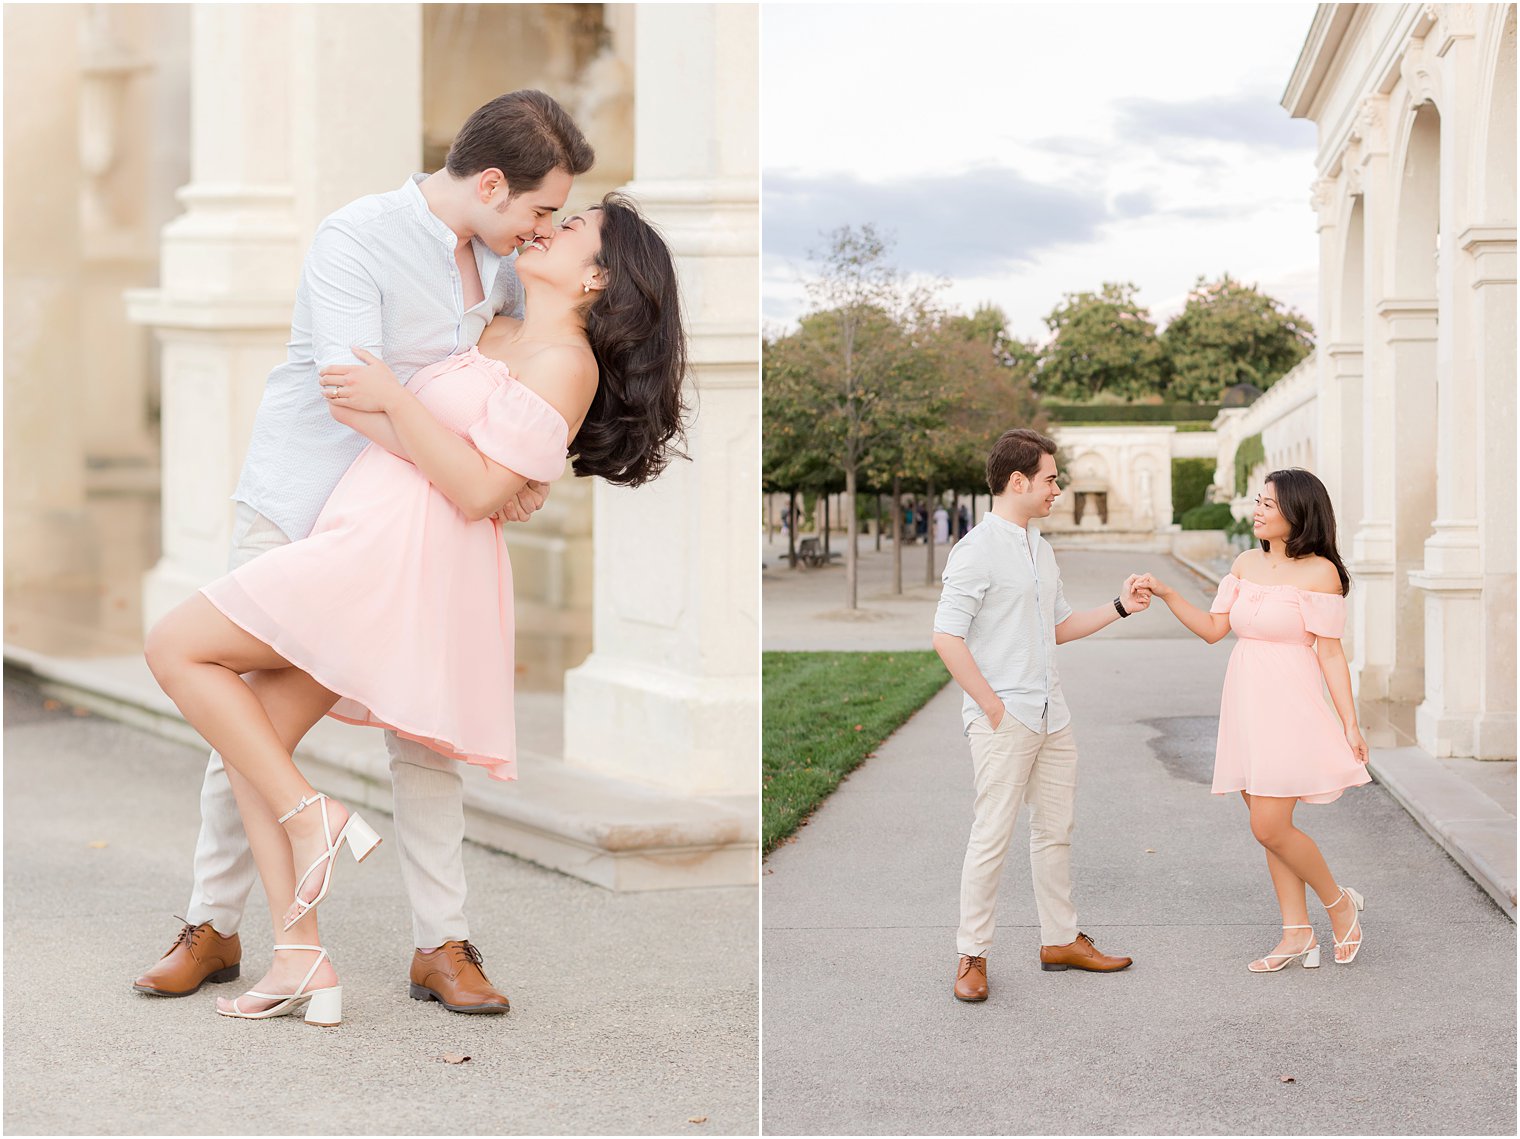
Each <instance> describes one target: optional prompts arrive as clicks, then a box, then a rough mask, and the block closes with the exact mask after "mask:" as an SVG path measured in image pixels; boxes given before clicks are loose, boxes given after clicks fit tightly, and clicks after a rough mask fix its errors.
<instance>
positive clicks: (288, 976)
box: [217, 668, 338, 1012]
mask: <svg viewBox="0 0 1520 1139" xmlns="http://www.w3.org/2000/svg"><path fill="white" fill-rule="evenodd" d="M244 680H245V681H246V682H247V684H248V686H249V688H251V689H252V690H253V692H254V695H256V696H257V697H258V699H259V703H260V704H262V705H263V707H264V711H265V714H266V715H268V717H269V720H270V723H271V724H273V725H274V728H275V731H276V733H277V734H278V735H279V738H280V742H281V744H282V745H284V746H285V747H287V748H288V749H289V750H290V751H294V750H295V748H296V745H297V744H299V743H300V742H301V739H302V738H303V737H304V736H305V735H306V733H307V732H308V731H310V730H311V728H312V726H313V725H314V724H316V723H317V721H318V720H320V719H321V718H322V717H323V716H324V715H326V713H327V710H328V709H329V708H331V707H332V705H333V701H334V699H335V697H334V695H333V693H331V692H329V691H328V690H327V689H326V688H323V687H322V686H321V685H320V684H318V683H317V682H316V681H315V680H313V679H312V678H311V677H310V676H309V675H308V674H307V673H304V672H302V671H301V670H300V669H298V668H282V669H277V670H267V671H262V672H255V673H251V674H250V675H248V676H247V677H245V678H244ZM227 778H228V780H230V781H231V783H232V791H233V794H234V795H236V796H237V801H238V810H239V812H240V813H241V814H242V816H243V828H244V829H245V830H246V831H247V833H248V845H249V848H250V849H251V850H252V851H253V860H254V863H255V864H256V865H257V866H258V868H259V880H260V881H261V882H262V883H263V885H264V896H265V898H266V899H267V900H268V903H269V920H270V924H271V926H272V927H273V929H274V944H276V945H280V944H285V945H289V944H301V945H321V944H322V939H321V936H320V935H319V934H318V932H317V915H316V912H315V911H313V912H311V913H308V914H307V915H306V916H305V917H304V918H302V919H301V920H300V921H298V922H297V923H296V924H295V925H293V926H291V927H290V929H289V930H285V929H284V928H283V927H284V924H285V913H286V911H287V910H289V909H290V906H291V903H292V901H293V900H294V898H295V888H296V870H295V862H294V859H293V858H292V855H291V851H290V840H289V838H287V837H286V834H285V828H284V827H282V826H281V825H280V824H279V823H278V822H277V821H276V819H275V814H274V812H273V811H272V810H271V809H270V808H269V804H268V803H266V802H264V798H263V796H262V795H260V794H259V793H258V792H257V791H256V790H255V789H254V787H253V785H252V784H251V783H249V782H248V780H246V779H244V778H243V777H242V776H241V775H239V774H238V773H237V771H236V770H234V769H232V768H229V769H228V771H227ZM303 869H304V866H303ZM314 956H315V955H314V954H312V953H310V952H289V953H278V954H275V955H274V956H273V962H272V964H271V965H270V968H269V971H268V972H267V973H265V974H264V976H262V977H260V978H259V980H258V981H257V982H255V983H254V985H253V986H252V987H253V988H254V989H256V990H258V991H259V992H264V993H292V992H295V990H296V987H297V986H298V985H300V983H301V982H302V980H304V979H305V977H306V972H307V970H309V969H310V968H311V963H312V958H313V957H314ZM337 983H338V974H337V970H336V969H334V967H333V965H332V962H331V960H324V961H323V962H322V964H321V965H320V966H319V967H318V969H317V972H316V974H315V975H314V976H313V977H312V980H311V985H310V986H309V987H310V988H318V989H320V988H325V987H327V986H329V985H336V984H337ZM274 1003H275V1002H274V1001H267V1000H260V999H259V998H257V997H247V996H244V997H242V998H240V999H239V1002H238V1008H239V1009H241V1010H242V1011H243V1012H257V1011H260V1010H261V1009H265V1008H268V1007H270V1006H271V1005H273V1004H274ZM217 1005H218V1007H219V1008H228V1007H230V1005H231V1002H230V1001H227V1000H226V999H225V998H222V999H219V1000H218V1002H217Z"/></svg>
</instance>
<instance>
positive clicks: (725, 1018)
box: [4, 680, 758, 1135]
mask: <svg viewBox="0 0 1520 1139" xmlns="http://www.w3.org/2000/svg"><path fill="white" fill-rule="evenodd" d="M203 765H204V757H203V754H202V753H201V751H200V750H199V749H195V748H188V747H184V746H181V745H178V744H175V743H171V742H168V741H166V740H163V739H161V738H159V737H156V736H153V735H149V734H146V733H143V732H140V731H138V730H136V729H133V728H130V727H125V726H123V725H121V724H118V723H115V722H112V721H110V720H106V719H103V718H100V717H96V716H89V715H85V716H75V715H73V714H72V712H71V710H70V709H69V708H67V707H62V708H56V709H52V710H49V709H47V708H45V707H44V706H43V704H42V702H41V700H40V699H39V698H38V697H37V696H36V695H35V694H34V693H33V692H32V691H31V690H30V689H29V688H27V687H25V686H23V685H20V684H16V683H13V682H12V681H10V680H7V682H6V685H5V773H4V778H5V933H6V937H5V993H6V998H7V999H6V1016H5V1077H4V1080H5V1084H4V1089H5V1130H6V1131H7V1133H10V1134H60V1133H61V1134H97V1133H105V1134H117V1135H120V1134H181V1135H217V1134H231V1135H237V1134H250V1133H251V1134H298V1135H299V1134H366V1133H368V1134H384V1135H393V1134H396V1135H433V1134H445V1135H466V1134H483V1135H496V1134H666V1135H680V1134H688V1133H689V1134H711V1135H733V1134H738V1135H743V1134H753V1133H754V1131H755V1129H756V1126H757V1123H756V1118H757V1103H756V1100H757V1090H756V1066H757V1065H756V1051H757V1050H756V1044H755V1037H756V1031H757V1001H758V994H757V980H756V957H757V953H758V948H757V945H756V933H757V930H756V920H757V919H756V912H755V911H756V898H755V891H754V890H753V889H749V888H742V889H710V890H683V891H674V892H669V893H646V894H618V893H612V892H610V891H607V890H603V889H601V888H600V887H597V886H592V885H588V884H586V883H584V882H581V881H579V880H577V879H574V878H569V877H565V876H563V875H560V874H556V873H553V872H551V871H547V870H542V869H540V868H538V867H535V866H532V865H530V864H528V863H525V862H520V861H518V860H516V859H514V858H510V857H508V856H506V855H501V854H495V853H493V852H491V851H488V850H485V849H483V848H481V847H477V846H474V845H468V844H467V846H466V849H465V866H466V870H467V873H468V875H469V881H470V885H471V895H470V905H469V911H470V914H471V918H472V921H473V923H474V933H475V938H474V940H475V942H476V944H477V945H479V947H480V948H481V950H482V952H483V953H484V954H485V962H486V969H487V972H488V973H489V975H490V976H491V977H492V979H493V980H495V981H497V982H498V983H499V984H500V985H501V986H502V988H503V989H505V990H506V991H507V992H508V993H509V994H510V995H511V997H512V1004H513V1009H512V1012H511V1014H510V1015H508V1016H506V1017H467V1016H459V1015H456V1014H453V1013H449V1012H447V1011H446V1010H444V1009H443V1008H442V1007H440V1006H439V1005H436V1004H431V1003H429V1004H423V1003H421V1002H417V1001H413V1000H411V999H409V997H408V996H407V986H406V968H407V965H408V963H409V961H410V957H411V946H410V940H411V939H410V919H409V917H408V913H407V909H406V905H405V901H404V896H403V894H402V891H401V885H400V880H399V876H398V873H397V868H396V855H395V849H396V848H395V843H394V841H387V842H386V844H385V845H384V846H382V847H381V848H380V850H379V852H378V853H377V854H376V855H375V856H374V857H373V858H371V859H369V860H368V861H366V862H365V864H364V865H363V867H356V866H355V865H354V864H353V863H352V862H351V861H349V860H348V859H344V860H343V862H344V865H342V866H341V868H340V869H339V871H338V881H337V884H336V886H335V893H334V896H333V898H332V899H331V900H329V901H328V902H326V903H324V905H323V912H324V914H327V923H326V926H325V928H326V930H327V938H328V943H329V945H330V946H331V947H332V948H333V951H334V954H335V956H336V959H337V962H338V965H339V968H340V970H341V974H342V978H343V987H344V996H345V998H346V999H345V1001H344V1015H345V1021H344V1024H343V1025H342V1027H340V1028H337V1029H331V1030H313V1029H311V1028H308V1027H307V1026H306V1025H305V1024H304V1023H302V1022H301V1021H300V1020H299V1019H279V1020H275V1021H268V1022H252V1021H233V1020H228V1019H226V1018H223V1017H219V1016H216V1015H215V1013H214V1012H213V1003H214V997H215V996H217V995H233V994H235V993H236V992H237V991H238V988H237V986H236V985H210V986H207V987H206V988H205V989H203V990H202V991H201V992H200V993H199V994H197V995H195V996H193V997H187V998H183V999H179V1000H165V999H160V998H153V997H145V996H141V995H139V994H137V993H134V992H133V991H132V989H131V981H132V978H133V977H134V976H135V975H136V974H137V973H138V972H139V971H140V970H141V969H142V968H143V967H144V966H145V965H147V964H149V963H151V962H152V961H153V960H154V959H156V958H157V957H158V955H159V954H160V953H162V952H163V951H164V949H165V948H167V946H168V943H169V941H170V940H171V939H172V938H173V935H174V931H175V929H176V928H177V923H176V922H175V920H174V918H173V916H172V914H173V913H174V912H175V911H178V910H179V907H180V906H182V905H183V904H184V900H185V896H186V894H187V893H188V889H189V883H188V870H189V858H190V853H191V850H192V848H193V845H194V840H195V832H196V827H197V822H198V816H197V811H198V807H197V801H196V800H197V794H198V790H199V786H200V773H201V771H202V769H203ZM467 777H468V775H467ZM372 814H373V817H371V818H370V822H371V823H373V824H374V825H375V827H376V828H377V829H378V830H379V831H380V832H381V834H382V836H384V837H385V838H386V839H387V840H392V839H393V835H392V830H393V828H392V825H391V820H390V818H389V817H387V816H385V815H383V814H380V813H373V812H372ZM329 907H330V912H329ZM263 911H264V903H263V900H262V895H261V894H260V893H259V892H257V891H255V895H254V898H253V900H252V902H251V904H250V913H251V914H252V913H262V912H263ZM179 912H183V911H179ZM270 941H271V937H270V934H269V932H268V930H267V928H263V927H262V925H261V923H259V922H255V921H250V922H249V923H248V928H246V929H245V931H244V961H245V976H247V977H248V978H249V979H250V980H252V979H253V978H256V977H257V976H258V974H259V973H260V972H262V966H263V964H264V963H265V962H266V961H267V960H268V946H269V944H270ZM446 1052H451V1053H463V1054H465V1055H468V1056H470V1057H471V1059H470V1060H469V1062H468V1063H465V1064H461V1065H457V1066H455V1065H449V1064H445V1063H442V1062H441V1061H440V1060H439V1059H438V1057H439V1056H440V1055H441V1054H443V1053H446ZM703 1117H705V1122H702V1123H696V1124H694V1123H690V1122H688V1120H690V1119H692V1118H703Z"/></svg>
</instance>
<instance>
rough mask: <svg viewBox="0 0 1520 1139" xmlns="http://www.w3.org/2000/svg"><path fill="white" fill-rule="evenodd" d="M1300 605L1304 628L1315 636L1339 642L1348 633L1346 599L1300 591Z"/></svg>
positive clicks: (1330, 594)
mask: <svg viewBox="0 0 1520 1139" xmlns="http://www.w3.org/2000/svg"><path fill="white" fill-rule="evenodd" d="M1298 603H1299V607H1300V608H1301V609H1302V610H1303V614H1304V628H1305V629H1306V630H1307V631H1308V632H1310V633H1312V634H1313V635H1314V636H1316V637H1326V638H1329V639H1331V640H1339V639H1340V636H1341V634H1342V633H1344V632H1345V631H1346V599H1345V598H1344V597H1342V596H1340V595H1339V594H1337V593H1311V592H1309V591H1308V590H1299V593H1298Z"/></svg>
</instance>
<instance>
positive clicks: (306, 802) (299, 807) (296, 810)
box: [276, 791, 327, 824]
mask: <svg viewBox="0 0 1520 1139" xmlns="http://www.w3.org/2000/svg"><path fill="white" fill-rule="evenodd" d="M325 798H327V796H326V795H324V794H322V792H320V791H318V792H317V793H316V794H315V795H313V796H312V797H311V798H309V799H308V798H307V797H306V796H305V795H302V796H301V801H300V802H299V803H297V804H296V805H295V806H294V807H292V808H291V809H290V810H288V811H286V812H285V813H284V814H283V815H281V816H280V817H279V818H278V819H277V820H276V822H279V823H282V824H283V823H285V822H286V821H288V820H290V819H293V818H295V817H296V816H297V815H299V814H300V813H301V812H302V811H304V810H306V808H307V807H309V806H311V805H312V804H313V803H320V802H321V801H322V800H323V799H325Z"/></svg>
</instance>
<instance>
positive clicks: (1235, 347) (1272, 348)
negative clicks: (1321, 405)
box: [1161, 273, 1314, 402]
mask: <svg viewBox="0 0 1520 1139" xmlns="http://www.w3.org/2000/svg"><path fill="white" fill-rule="evenodd" d="M1161 344H1162V347H1163V348H1165V350H1166V353H1167V356H1168V357H1169V358H1170V360H1171V366H1172V372H1173V377H1172V384H1171V398H1172V399H1177V400H1194V401H1198V402H1209V401H1214V400H1217V399H1219V397H1220V393H1221V392H1223V391H1224V389H1225V388H1228V387H1231V386H1232V385H1234V384H1239V383H1250V384H1255V385H1256V386H1257V387H1258V388H1261V389H1262V390H1263V391H1265V390H1266V389H1267V388H1269V387H1271V386H1272V384H1273V383H1275V382H1276V381H1277V380H1278V379H1280V378H1281V377H1282V376H1283V375H1285V374H1286V373H1287V372H1288V371H1290V370H1291V369H1292V368H1293V366H1294V365H1295V364H1297V363H1298V362H1299V361H1300V360H1302V359H1303V358H1304V357H1305V356H1307V355H1308V354H1309V353H1310V352H1311V351H1312V350H1313V348H1314V327H1313V326H1312V325H1311V324H1310V323H1309V321H1308V319H1307V318H1306V317H1304V315H1303V314H1302V313H1299V312H1296V311H1294V310H1293V309H1290V308H1288V307H1287V306H1286V305H1284V304H1282V302H1280V301H1277V300H1274V299H1273V298H1272V297H1269V296H1267V295H1266V294H1265V293H1263V292H1261V291H1260V290H1258V289H1257V288H1255V287H1254V286H1252V285H1244V284H1241V283H1240V282H1239V281H1237V280H1235V279H1234V278H1233V277H1231V276H1230V275H1229V274H1228V273H1226V274H1224V276H1222V277H1221V278H1220V279H1219V280H1217V281H1205V280H1204V279H1203V278H1202V277H1199V278H1198V282H1197V284H1195V285H1194V286H1193V290H1192V292H1190V293H1189V294H1188V299H1187V304H1186V306H1185V307H1184V308H1183V310H1182V312H1181V313H1179V314H1178V315H1177V317H1176V318H1175V319H1174V320H1173V321H1172V322H1171V324H1169V325H1167V327H1166V331H1165V332H1163V333H1162V334H1161Z"/></svg>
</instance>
